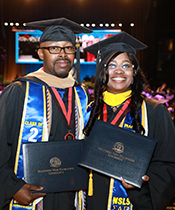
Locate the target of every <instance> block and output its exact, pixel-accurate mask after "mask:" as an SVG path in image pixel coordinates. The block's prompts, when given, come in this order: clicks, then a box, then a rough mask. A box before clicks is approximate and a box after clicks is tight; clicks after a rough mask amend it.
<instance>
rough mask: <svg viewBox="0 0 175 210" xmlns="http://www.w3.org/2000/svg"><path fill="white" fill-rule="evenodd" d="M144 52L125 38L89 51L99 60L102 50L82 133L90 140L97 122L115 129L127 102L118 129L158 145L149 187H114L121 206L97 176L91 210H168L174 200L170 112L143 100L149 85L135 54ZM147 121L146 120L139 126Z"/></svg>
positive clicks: (174, 157)
mask: <svg viewBox="0 0 175 210" xmlns="http://www.w3.org/2000/svg"><path fill="white" fill-rule="evenodd" d="M144 48H146V45H144V44H143V43H141V42H140V41H138V40H136V39H135V38H134V37H132V36H130V35H129V34H127V33H125V32H121V33H119V34H117V35H115V36H113V37H110V38H108V39H105V40H103V41H101V42H99V43H97V44H94V45H91V46H90V47H88V48H86V49H85V50H86V51H88V52H90V53H92V54H96V55H97V54H98V55H99V50H100V53H101V62H100V63H99V64H98V66H97V72H96V81H95V90H94V95H95V101H94V103H93V104H92V106H91V107H92V109H91V115H90V119H89V121H88V123H87V125H86V127H85V129H84V133H85V134H86V135H89V133H90V131H91V129H92V128H93V124H94V122H95V120H96V119H100V120H103V121H104V120H105V121H107V123H111V122H112V121H113V120H114V118H117V114H118V113H119V111H120V110H122V109H123V108H122V107H123V104H126V102H127V101H128V102H127V103H128V105H127V109H126V110H124V111H122V117H120V118H119V121H117V123H116V125H117V126H120V127H123V128H125V129H129V130H131V131H133V132H137V133H140V134H141V135H147V136H150V137H152V138H155V139H156V140H157V141H158V143H157V146H156V149H155V151H154V154H153V157H152V160H151V163H150V165H149V168H148V171H147V175H148V176H149V181H148V182H146V183H144V184H143V185H142V188H141V189H138V188H134V187H132V186H131V185H128V184H127V183H125V181H124V180H122V182H121V183H122V185H121V183H120V182H119V181H115V184H116V185H115V186H114V187H115V191H119V196H118V198H117V199H118V202H117V199H116V198H115V201H116V202H114V199H113V198H112V199H109V196H110V190H109V189H111V188H110V187H111V182H110V178H109V177H107V176H105V175H102V174H100V173H96V172H93V188H94V193H93V196H87V210H97V209H100V210H109V209H110V210H112V209H117V210H118V209H120V210H121V209H122V210H123V209H127V210H129V209H132V208H133V209H135V210H151V209H154V210H165V209H166V206H167V205H168V204H169V202H170V201H171V199H172V198H173V195H174V192H175V175H174V174H175V153H174V151H175V130H174V125H173V122H172V119H171V116H170V114H169V112H168V110H167V108H166V107H165V106H164V105H162V104H158V103H156V102H155V101H153V100H150V99H147V98H146V97H145V96H143V95H142V91H143V89H144V88H145V84H146V79H145V77H144V75H143V73H142V71H141V69H140V68H139V64H138V61H137V59H136V57H135V54H136V51H137V50H141V49H144ZM97 51H98V53H97ZM142 111H143V112H144V116H143V112H142ZM145 113H146V115H145ZM143 118H144V119H145V120H144V121H143V120H142V121H141V119H143ZM112 189H113V192H114V188H112ZM120 194H121V196H120ZM127 196H128V197H129V200H130V202H131V203H132V205H130V203H129V202H128V198H127ZM109 202H111V203H109ZM114 204H115V205H114Z"/></svg>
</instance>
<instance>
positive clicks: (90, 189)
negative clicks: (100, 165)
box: [88, 170, 93, 196]
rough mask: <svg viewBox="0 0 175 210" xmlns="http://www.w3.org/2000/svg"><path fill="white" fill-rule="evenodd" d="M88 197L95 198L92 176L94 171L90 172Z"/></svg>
mask: <svg viewBox="0 0 175 210" xmlns="http://www.w3.org/2000/svg"><path fill="white" fill-rule="evenodd" d="M88 196H93V174H92V170H90V174H89V187H88Z"/></svg>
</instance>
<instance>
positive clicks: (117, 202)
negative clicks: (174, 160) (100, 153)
mask: <svg viewBox="0 0 175 210" xmlns="http://www.w3.org/2000/svg"><path fill="white" fill-rule="evenodd" d="M130 100H131V99H127V100H126V101H125V102H124V104H123V106H122V107H121V109H120V111H119V112H118V114H117V115H116V116H115V118H114V119H113V120H112V122H111V124H113V125H117V126H119V127H123V128H125V129H127V130H131V131H133V132H134V130H133V129H132V117H131V115H130V111H129V109H128V106H129V103H130ZM139 112H140V118H141V124H142V125H143V127H144V128H145V133H146V135H147V131H148V129H147V112H146V106H145V102H144V101H143V103H142V107H141V109H140V110H139ZM124 113H126V116H125V115H124ZM122 115H124V116H125V117H122ZM122 118H123V119H122ZM103 120H104V121H106V122H107V107H106V104H104V108H103ZM132 208H133V206H132V204H131V202H130V200H129V198H128V196H127V193H126V190H125V188H124V187H123V185H122V184H121V182H119V181H118V180H116V179H114V178H111V179H110V187H109V197H108V206H107V210H114V209H115V210H132Z"/></svg>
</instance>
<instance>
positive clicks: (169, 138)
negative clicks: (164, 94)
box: [87, 99, 175, 210]
mask: <svg viewBox="0 0 175 210" xmlns="http://www.w3.org/2000/svg"><path fill="white" fill-rule="evenodd" d="M146 104H147V112H148V136H150V137H152V138H155V139H157V141H158V143H157V146H156V149H155V152H154V154H153V157H152V160H151V163H150V165H149V168H148V171H147V175H148V176H149V177H150V180H149V182H148V183H145V184H143V185H142V188H141V189H138V188H135V189H130V190H127V193H128V196H129V198H130V201H131V203H132V204H133V209H134V210H165V209H166V207H167V205H168V204H169V202H170V201H171V200H172V198H173V196H174V193H175V129H174V124H173V121H172V119H171V116H170V114H169V112H168V110H167V108H166V107H165V105H163V104H158V103H157V102H155V101H153V100H152V99H146ZM108 110H109V112H108V114H109V115H110V114H111V113H112V111H111V112H110V107H108ZM116 113H117V112H116ZM109 115H108V120H109V118H110V121H109V122H111V120H112V119H111V116H109ZM114 116H115V114H114V115H113V117H112V118H114ZM93 180H94V182H93V189H94V193H93V196H92V197H89V196H87V210H97V209H100V210H107V202H108V194H109V182H110V178H109V177H107V176H105V175H102V174H100V173H96V172H93Z"/></svg>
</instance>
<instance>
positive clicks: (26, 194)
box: [13, 184, 46, 205]
mask: <svg viewBox="0 0 175 210" xmlns="http://www.w3.org/2000/svg"><path fill="white" fill-rule="evenodd" d="M42 189H43V187H38V186H35V185H31V184H25V185H24V186H23V187H22V188H21V189H20V190H19V191H18V192H17V193H16V194H15V195H14V196H13V198H14V199H15V200H16V201H17V202H18V203H19V204H21V205H29V204H30V203H32V202H33V201H34V200H35V199H37V198H40V197H44V196H45V195H46V193H40V192H39V191H41V190H42ZM31 191H38V193H37V192H36V193H32V192H31Z"/></svg>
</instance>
